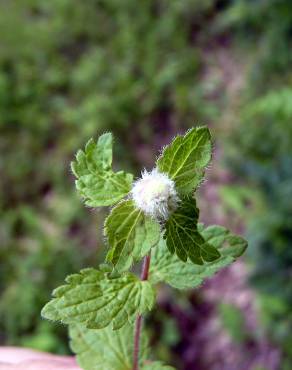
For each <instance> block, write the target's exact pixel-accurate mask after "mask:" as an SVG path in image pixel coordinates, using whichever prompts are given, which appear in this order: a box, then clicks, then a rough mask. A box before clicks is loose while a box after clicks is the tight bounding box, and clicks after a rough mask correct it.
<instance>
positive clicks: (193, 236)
mask: <svg viewBox="0 0 292 370" xmlns="http://www.w3.org/2000/svg"><path fill="white" fill-rule="evenodd" d="M198 216H199V210H198V208H197V207H196V200H195V199H194V198H193V197H191V196H188V197H185V198H184V199H183V200H182V201H181V203H180V206H179V208H178V209H177V210H176V211H175V212H174V213H173V214H172V215H171V217H170V218H169V219H168V220H167V222H166V224H165V234H164V237H165V239H166V245H167V247H168V249H169V251H170V252H171V253H172V254H173V253H176V254H177V256H178V257H179V258H180V259H181V260H182V261H183V262H186V261H187V259H188V258H189V259H190V260H191V261H192V262H193V263H195V264H198V265H202V264H203V263H204V261H206V262H211V261H214V260H216V259H218V258H219V257H220V253H219V252H218V250H217V249H216V248H215V247H214V246H213V245H211V244H209V243H208V242H207V241H205V240H204V238H203V237H202V236H201V234H200V233H199V231H198V229H197V221H198Z"/></svg>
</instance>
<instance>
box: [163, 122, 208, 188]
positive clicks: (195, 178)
mask: <svg viewBox="0 0 292 370" xmlns="http://www.w3.org/2000/svg"><path fill="white" fill-rule="evenodd" d="M211 154H212V144H211V135H210V132H209V129H208V128H207V127H197V128H193V129H191V130H189V131H188V132H187V133H186V134H185V135H184V136H180V135H179V136H177V137H176V138H175V139H174V140H173V141H172V143H171V144H170V145H168V146H166V147H165V148H164V150H163V152H162V155H161V156H160V158H159V159H158V160H157V167H158V169H159V171H160V172H162V173H166V174H168V176H169V177H170V178H171V179H172V180H174V181H175V185H176V189H177V191H178V192H179V194H181V195H186V194H189V193H191V192H192V191H193V190H194V189H195V188H196V187H197V186H198V185H199V184H200V183H201V181H202V179H203V177H204V170H205V167H206V166H207V165H208V163H209V162H210V160H211Z"/></svg>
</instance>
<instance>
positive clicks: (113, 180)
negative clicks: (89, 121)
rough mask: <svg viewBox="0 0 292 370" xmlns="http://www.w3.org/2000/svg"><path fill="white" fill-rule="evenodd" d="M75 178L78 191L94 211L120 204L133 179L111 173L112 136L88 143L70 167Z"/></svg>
mask: <svg viewBox="0 0 292 370" xmlns="http://www.w3.org/2000/svg"><path fill="white" fill-rule="evenodd" d="M71 168H72V171H73V173H74V175H75V176H76V178H77V180H76V182H75V183H76V189H77V191H78V192H79V194H80V195H81V196H82V197H83V198H84V200H85V204H86V205H88V206H91V207H100V206H110V205H113V204H115V203H117V202H118V201H119V200H121V199H122V198H123V197H124V196H125V195H127V194H128V192H129V191H130V189H131V185H132V181H133V176H132V175H131V174H128V173H125V172H123V171H119V172H113V171H112V134H110V133H107V134H104V135H101V136H100V137H99V139H98V141H97V143H95V142H94V141H93V139H91V140H89V141H88V143H87V144H86V146H85V150H84V151H82V150H79V151H78V152H77V155H76V161H74V162H72V163H71Z"/></svg>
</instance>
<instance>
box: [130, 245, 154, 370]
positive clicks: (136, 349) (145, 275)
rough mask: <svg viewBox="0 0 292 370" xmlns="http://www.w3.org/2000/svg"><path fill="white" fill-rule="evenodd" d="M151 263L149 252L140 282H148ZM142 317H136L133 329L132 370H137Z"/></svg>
mask: <svg viewBox="0 0 292 370" xmlns="http://www.w3.org/2000/svg"><path fill="white" fill-rule="evenodd" d="M150 262H151V252H149V254H148V255H147V256H146V257H145V258H144V261H143V267H142V272H141V280H143V281H144V280H148V274H149V267H150ZM142 320H143V318H142V315H138V316H137V318H136V322H135V329H134V352H133V370H139V351H140V337H141V329H142Z"/></svg>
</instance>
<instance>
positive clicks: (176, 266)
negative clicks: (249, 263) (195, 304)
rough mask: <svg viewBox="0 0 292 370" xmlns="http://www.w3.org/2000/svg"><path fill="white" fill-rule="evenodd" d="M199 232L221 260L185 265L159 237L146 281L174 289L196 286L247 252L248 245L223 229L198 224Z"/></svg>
mask: <svg viewBox="0 0 292 370" xmlns="http://www.w3.org/2000/svg"><path fill="white" fill-rule="evenodd" d="M199 230H200V232H201V234H202V236H203V237H204V238H205V240H206V241H208V243H209V244H210V245H212V246H213V247H215V248H218V250H219V251H220V254H221V256H220V258H218V259H217V260H216V261H213V262H208V263H206V264H204V265H203V266H198V265H194V264H193V263H191V262H185V263H184V262H182V261H181V260H180V259H179V258H178V257H177V256H176V255H173V254H171V253H170V252H169V251H168V249H167V246H166V243H165V240H163V239H162V238H161V240H160V242H159V244H158V246H157V247H156V248H154V249H153V251H152V258H151V265H150V274H149V278H150V281H151V282H152V283H153V284H155V283H158V282H161V281H164V282H165V283H167V284H169V285H171V286H172V287H174V288H177V289H190V288H195V287H198V286H199V285H201V284H202V282H203V280H204V279H205V278H208V277H211V276H213V275H214V274H215V273H216V272H218V271H219V270H221V269H222V268H224V267H226V266H228V265H230V264H231V263H232V262H234V261H235V260H236V259H237V258H238V257H240V256H241V255H242V254H243V253H244V251H245V250H246V247H247V242H246V241H245V240H244V239H243V238H242V237H240V236H237V235H234V234H232V233H231V232H230V231H228V230H227V229H225V228H224V227H222V226H215V225H214V226H209V227H207V228H203V225H202V224H199Z"/></svg>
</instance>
